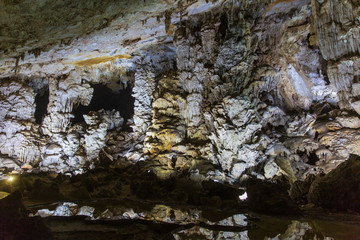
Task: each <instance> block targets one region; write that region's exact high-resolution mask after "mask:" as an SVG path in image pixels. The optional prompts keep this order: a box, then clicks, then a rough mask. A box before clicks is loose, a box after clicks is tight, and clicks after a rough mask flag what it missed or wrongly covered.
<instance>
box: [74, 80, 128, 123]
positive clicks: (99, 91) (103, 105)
mask: <svg viewBox="0 0 360 240" xmlns="http://www.w3.org/2000/svg"><path fill="white" fill-rule="evenodd" d="M92 87H93V88H94V94H93V97H92V99H91V102H90V104H89V105H88V106H83V105H81V104H80V105H79V106H78V107H76V108H74V110H73V114H74V116H75V117H74V119H73V120H72V123H73V124H76V123H80V122H84V117H83V115H84V114H88V113H89V112H90V111H99V110H101V109H104V110H113V109H115V110H117V111H120V115H121V117H123V118H124V122H126V121H127V120H128V119H130V118H131V117H132V116H133V114H134V101H135V98H134V97H132V96H131V92H132V88H131V87H130V86H128V87H127V88H126V89H123V90H120V91H118V92H115V91H112V90H111V89H110V88H108V87H106V86H105V85H102V84H95V85H93V86H92Z"/></svg>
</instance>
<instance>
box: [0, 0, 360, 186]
mask: <svg viewBox="0 0 360 240" xmlns="http://www.w3.org/2000/svg"><path fill="white" fill-rule="evenodd" d="M109 2H111V1H109ZM4 4H6V3H4ZM109 4H111V3H109ZM134 4H135V3H134ZM137 5H139V8H138V9H137V8H135V9H133V8H125V7H124V8H120V9H113V11H118V12H116V14H115V13H111V14H110V15H111V17H109V18H106V19H107V21H108V22H106V24H104V25H102V26H101V27H91V26H90V23H89V25H88V26H87V27H86V28H84V29H81V28H80V27H79V26H78V25H76V26H77V27H76V28H75V27H74V28H73V29H75V30H76V31H75V32H74V33H72V35H71V37H70V40H69V42H68V43H67V44H64V43H63V42H62V40H63V39H62V38H58V40H59V41H61V42H56V41H55V40H56V39H52V41H49V39H47V40H42V38H38V39H34V40H36V44H35V45H34V44H32V43H28V45H27V46H28V48H31V49H30V50H27V49H26V48H25V49H24V47H22V48H20V47H18V45H16V44H24V41H25V40H26V39H24V41H23V42H22V43H18V42H14V41H10V40H6V39H5V38H4V39H5V40H6V41H5V42H4V43H3V44H2V45H1V55H0V56H1V59H0V63H1V65H0V78H1V79H0V101H1V103H0V153H1V155H0V167H1V168H2V169H3V170H9V169H11V170H12V169H15V170H16V171H39V170H40V171H50V172H62V173H69V174H79V173H83V172H84V171H87V170H88V169H91V168H94V167H95V166H96V165H97V164H101V163H102V162H104V161H105V162H110V163H111V164H113V165H116V166H128V165H131V164H134V163H137V162H139V161H144V162H145V164H146V167H147V168H148V169H149V171H153V172H154V173H155V174H156V175H157V176H159V177H160V178H169V177H174V176H178V175H181V174H183V173H184V172H186V173H188V174H189V175H190V177H191V178H195V179H212V180H218V181H222V182H234V181H241V180H242V179H244V178H246V177H247V176H250V175H252V176H256V177H257V178H260V179H273V178H276V177H281V176H285V177H286V178H288V179H289V180H290V181H291V182H295V181H296V180H304V179H305V178H306V177H307V176H308V175H309V174H319V173H322V172H324V173H328V172H330V171H331V170H332V169H334V168H336V167H337V166H338V165H339V164H340V163H342V162H344V161H346V160H347V159H348V158H349V155H350V154H360V148H359V147H358V146H360V134H359V133H358V129H359V128H360V118H359V114H360V99H359V95H360V82H359V80H360V58H359V54H360V52H359V51H360V43H359V37H360V7H359V6H360V2H359V1H355V0H343V1H340V0H322V1H320V0H311V1H310V0H290V1H270V0H269V1H261V0H245V1H244V0H218V1H203V0H198V1H181V0H180V1H175V2H172V1H164V2H162V1H158V2H156V1H149V2H148V1H145V3H138V4H137ZM6 6H7V5H6ZM124 9H127V11H125V10H124ZM97 14H108V15H109V12H107V11H105V12H103V13H97ZM96 16H97V18H99V17H100V15H96ZM94 19H95V20H96V18H92V20H94ZM95 20H94V21H95ZM2 24H7V23H6V22H3V23H2ZM91 24H92V22H91ZM94 26H97V25H96V24H95V25H94ZM62 29H63V28H62ZM79 29H81V30H84V31H80V30H79ZM89 29H91V31H90V30H89ZM39 31H40V30H39ZM63 31H64V29H63ZM69 31H70V30H69ZM89 31H90V32H89ZM2 34H3V35H4V34H5V33H2ZM24 34H25V33H24ZM41 36H43V35H41ZM56 36H57V35H56ZM0 37H2V35H1V36H0ZM35 38H36V36H35ZM54 38H55V37H54ZM0 39H1V38H0ZM26 41H28V40H26ZM26 41H25V42H26ZM7 43H8V45H7ZM9 44H10V45H9ZM11 44H12V45H11ZM14 44H15V47H12V48H9V46H13V45H14ZM34 49H36V51H34ZM97 88H99V89H100V88H101V89H104V90H103V91H102V92H103V94H101V93H97V91H98V90H97ZM130 92H131V96H130ZM113 95H114V96H120V97H113ZM95 98H100V99H101V100H99V101H98V102H99V104H100V105H99V104H98V106H96V107H94V105H93V104H91V102H92V101H93V102H94V101H95ZM114 101H115V103H114ZM117 101H118V102H117ZM111 103H113V104H111ZM101 104H104V106H103V107H102V106H101ZM109 106H110V107H109ZM85 108H86V110H81V111H80V110H79V109H85ZM79 112H80V113H79ZM79 114H80V116H79ZM81 115H83V117H82V118H81ZM125 115H126V116H125Z"/></svg>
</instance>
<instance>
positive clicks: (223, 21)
mask: <svg viewBox="0 0 360 240" xmlns="http://www.w3.org/2000/svg"><path fill="white" fill-rule="evenodd" d="M227 29H228V18H227V16H226V14H225V13H224V14H222V15H221V17H220V26H219V34H220V37H221V39H222V40H223V41H224V40H225V38H226V33H227Z"/></svg>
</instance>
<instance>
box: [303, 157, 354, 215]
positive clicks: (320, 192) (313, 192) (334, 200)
mask: <svg viewBox="0 0 360 240" xmlns="http://www.w3.org/2000/svg"><path fill="white" fill-rule="evenodd" d="M359 172H360V157H359V156H357V155H350V158H349V160H347V161H346V162H344V163H342V164H340V165H339V166H338V167H337V168H336V169H334V170H332V171H331V172H330V173H329V174H327V175H326V176H323V177H317V178H316V179H315V181H314V182H313V183H312V184H311V187H310V189H309V194H308V196H307V199H308V201H309V202H310V203H314V204H315V205H316V206H320V207H324V208H331V209H336V210H340V211H347V210H351V211H356V212H359V213H360V189H359V187H360V177H359Z"/></svg>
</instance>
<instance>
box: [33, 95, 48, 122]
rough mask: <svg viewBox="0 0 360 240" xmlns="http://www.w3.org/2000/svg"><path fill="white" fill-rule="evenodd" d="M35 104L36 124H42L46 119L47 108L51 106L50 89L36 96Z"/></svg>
mask: <svg viewBox="0 0 360 240" xmlns="http://www.w3.org/2000/svg"><path fill="white" fill-rule="evenodd" d="M35 103H36V109H35V122H36V123H37V124H41V123H42V120H43V119H44V116H45V115H46V113H47V106H48V104H49V88H46V89H44V90H42V91H40V92H39V93H38V94H37V95H36V96H35Z"/></svg>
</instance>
